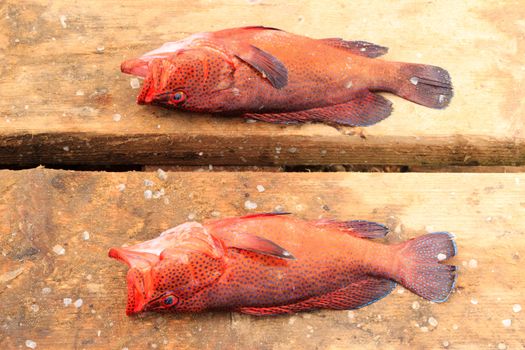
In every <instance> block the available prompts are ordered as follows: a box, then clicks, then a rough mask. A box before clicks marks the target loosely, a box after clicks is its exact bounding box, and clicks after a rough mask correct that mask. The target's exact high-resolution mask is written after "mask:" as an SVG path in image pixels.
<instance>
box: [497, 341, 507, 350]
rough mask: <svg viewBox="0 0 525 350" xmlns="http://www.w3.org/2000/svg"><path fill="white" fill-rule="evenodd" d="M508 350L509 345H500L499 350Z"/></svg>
mask: <svg viewBox="0 0 525 350" xmlns="http://www.w3.org/2000/svg"><path fill="white" fill-rule="evenodd" d="M506 348H507V345H505V343H499V344H498V349H499V350H505V349H506Z"/></svg>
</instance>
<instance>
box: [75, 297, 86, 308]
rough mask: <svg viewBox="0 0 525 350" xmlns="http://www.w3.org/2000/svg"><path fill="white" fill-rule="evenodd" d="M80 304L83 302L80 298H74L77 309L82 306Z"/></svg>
mask: <svg viewBox="0 0 525 350" xmlns="http://www.w3.org/2000/svg"><path fill="white" fill-rule="evenodd" d="M82 304H84V301H83V300H82V299H77V300H75V307H76V308H77V309H78V308H79V307H81V306H82Z"/></svg>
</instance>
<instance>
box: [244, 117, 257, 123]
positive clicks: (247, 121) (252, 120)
mask: <svg viewBox="0 0 525 350" xmlns="http://www.w3.org/2000/svg"><path fill="white" fill-rule="evenodd" d="M245 123H246V124H254V123H257V120H255V119H250V118H248V119H246V121H245Z"/></svg>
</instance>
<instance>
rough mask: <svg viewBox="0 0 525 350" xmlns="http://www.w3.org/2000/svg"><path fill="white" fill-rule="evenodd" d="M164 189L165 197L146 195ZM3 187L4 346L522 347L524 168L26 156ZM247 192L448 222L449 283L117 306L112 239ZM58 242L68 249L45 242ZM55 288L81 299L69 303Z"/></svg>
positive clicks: (417, 224) (240, 205)
mask: <svg viewBox="0 0 525 350" xmlns="http://www.w3.org/2000/svg"><path fill="white" fill-rule="evenodd" d="M144 180H151V181H153V182H154V185H153V186H152V187H148V186H145V183H144ZM121 184H123V185H125V189H124V190H123V191H120V190H119V185H121ZM259 184H261V185H263V186H264V187H265V191H264V192H258V191H257V189H256V186H257V185H259ZM161 188H164V189H165V194H164V195H163V196H161V198H159V199H150V200H146V199H145V198H144V191H145V190H146V189H152V190H153V191H157V190H160V189H161ZM0 193H1V197H0V233H1V236H0V253H1V254H0V305H1V312H0V347H1V348H2V349H13V348H20V347H22V348H23V347H24V344H25V341H26V340H32V341H35V342H36V343H37V349H68V348H70V349H108V348H111V349H121V348H124V347H127V348H129V349H146V348H155V347H158V348H159V349H233V348H239V349H346V348H351V347H359V348H376V347H380V348H398V349H407V348H411V349H423V348H443V347H448V348H449V349H472V348H479V349H497V348H498V346H499V348H502V346H503V345H500V344H504V345H505V346H506V347H507V348H508V349H523V348H524V347H525V335H524V332H523V329H524V322H525V321H524V317H525V311H521V312H513V305H515V304H520V305H521V306H522V307H525V297H524V295H523V290H524V288H525V277H524V275H523V257H524V256H525V239H524V234H525V220H523V217H524V216H525V176H524V175H523V174H498V175H491V174H378V173H375V174H345V173H324V174H321V173H316V174H308V173H302V174H287V173H262V174H261V173H237V174H235V173H214V174H213V176H210V174H205V173H169V174H168V178H167V179H166V180H160V179H159V178H158V177H157V174H156V173H94V172H67V171H56V170H43V169H36V170H30V171H18V172H13V171H1V172H0ZM247 198H249V199H250V200H251V201H254V202H255V203H257V205H258V207H257V211H261V212H267V211H272V210H273V209H274V208H275V207H276V206H282V208H283V209H284V210H289V211H292V212H295V214H296V215H298V216H300V217H303V218H311V219H313V218H318V217H333V218H341V219H348V218H354V219H367V220H375V221H379V222H384V223H386V224H387V225H388V226H389V227H390V228H391V230H392V232H391V233H390V234H389V237H388V239H387V240H388V241H389V242H397V241H401V240H406V239H408V238H411V237H415V236H418V235H421V234H424V233H425V232H427V231H438V230H449V231H451V232H454V233H455V234H456V236H457V244H458V249H459V254H458V256H457V258H456V259H455V260H454V262H455V263H457V264H458V265H459V266H460V267H461V270H460V271H459V279H458V284H457V291H456V292H455V293H454V294H453V295H452V296H451V298H450V300H449V301H448V302H447V303H444V304H431V303H429V302H427V301H424V300H423V299H421V298H419V297H417V296H415V295H414V294H411V293H410V292H408V291H404V292H401V291H402V289H399V288H398V289H396V290H395V291H394V292H393V293H392V294H391V295H390V296H388V297H387V298H385V299H383V300H381V301H379V302H377V303H375V304H373V305H371V306H368V307H366V308H363V309H360V310H355V311H352V312H347V311H319V312H309V313H302V314H296V315H292V316H282V317H268V318H257V317H253V316H248V315H240V314H236V313H233V314H230V313H221V312H213V313H211V312H210V313H204V314H198V315H189V314H182V315H180V314H179V315H177V314H175V315H163V316H160V315H157V314H145V315H143V316H142V317H126V316H125V314H124V308H125V302H126V289H125V273H126V267H125V266H123V265H122V264H119V263H118V262H116V261H113V260H112V259H109V258H108V257H107V251H108V248H109V247H111V246H115V245H121V244H124V243H133V242H136V241H140V240H145V239H150V238H152V237H155V236H156V235H157V234H158V233H159V232H160V231H162V230H164V229H166V228H168V227H170V226H173V225H176V224H179V223H182V222H184V221H187V220H188V215H190V214H192V215H194V216H195V217H196V219H197V220H202V219H204V218H209V217H213V216H215V217H224V216H233V215H243V214H246V213H248V211H247V210H245V209H244V203H245V201H246V199H247ZM84 231H87V232H89V239H88V240H84V237H83V235H84V234H83V232H84ZM60 247H63V248H64V249H65V254H63V255H57V254H56V253H55V252H54V251H53V248H54V249H55V250H57V249H58V248H60ZM46 288H49V289H46ZM46 292H47V293H46ZM64 298H71V299H72V301H73V302H75V301H76V300H77V299H79V298H81V299H82V301H83V304H82V306H80V307H79V308H76V307H75V306H74V305H70V306H67V307H66V306H64ZM430 317H433V318H435V320H437V322H438V323H437V325H435V323H434V322H433V321H430V323H429V318H430ZM506 319H510V320H511V324H510V326H509V327H504V325H503V323H502V320H506ZM432 324H434V325H432Z"/></svg>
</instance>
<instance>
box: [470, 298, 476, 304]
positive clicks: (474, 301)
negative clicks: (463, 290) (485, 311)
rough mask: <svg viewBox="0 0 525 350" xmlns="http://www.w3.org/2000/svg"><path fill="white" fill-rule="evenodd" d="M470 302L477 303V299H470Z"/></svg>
mask: <svg viewBox="0 0 525 350" xmlns="http://www.w3.org/2000/svg"><path fill="white" fill-rule="evenodd" d="M470 302H471V303H472V304H473V305H478V300H477V299H474V298H472V299H470Z"/></svg>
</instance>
